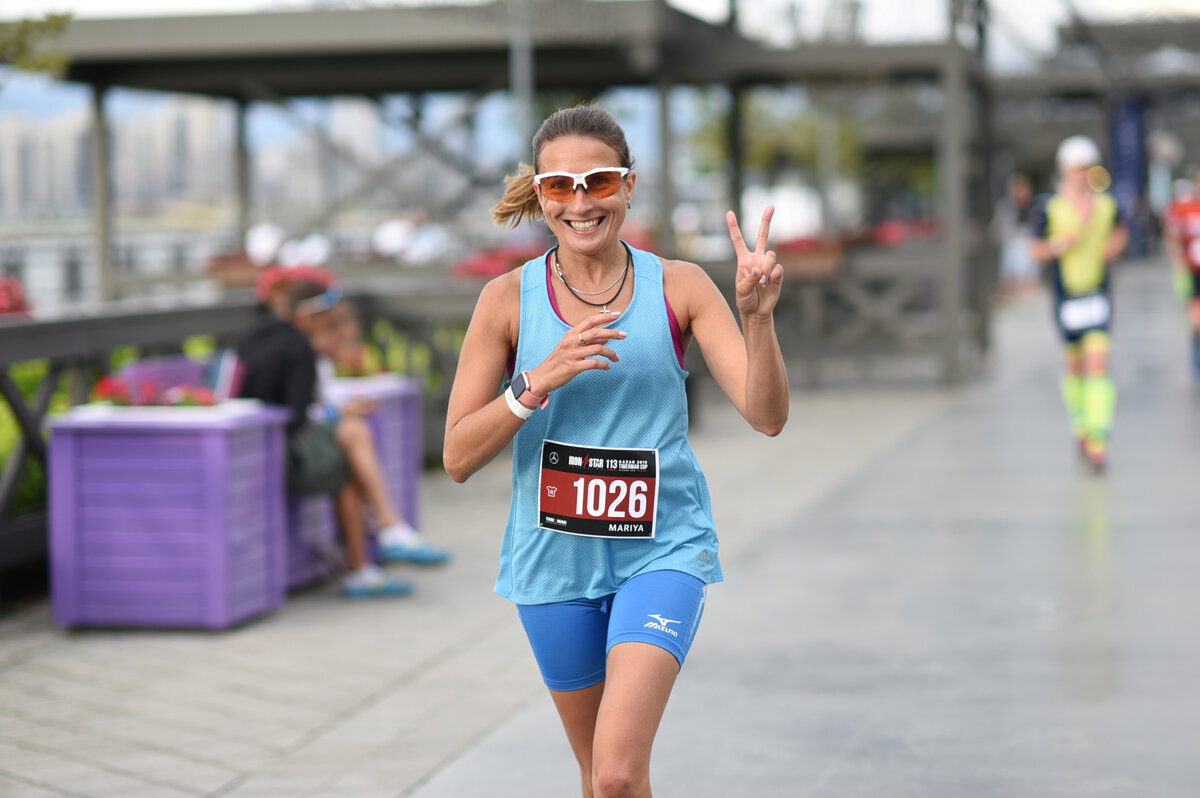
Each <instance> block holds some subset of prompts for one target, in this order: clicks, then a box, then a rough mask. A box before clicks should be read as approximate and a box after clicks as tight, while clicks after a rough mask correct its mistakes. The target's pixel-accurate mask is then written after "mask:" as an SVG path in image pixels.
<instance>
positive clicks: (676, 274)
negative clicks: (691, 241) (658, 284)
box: [661, 258, 713, 290]
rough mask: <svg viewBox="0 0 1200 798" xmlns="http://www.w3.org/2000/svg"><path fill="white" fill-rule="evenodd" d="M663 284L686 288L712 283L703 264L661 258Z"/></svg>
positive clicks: (705, 285)
mask: <svg viewBox="0 0 1200 798" xmlns="http://www.w3.org/2000/svg"><path fill="white" fill-rule="evenodd" d="M661 260H662V265H663V285H664V286H667V287H668V288H679V289H683V290H687V289H689V288H694V287H698V286H703V287H706V288H707V287H708V286H709V285H712V283H713V280H712V277H711V275H709V273H708V272H707V271H706V270H705V268H704V267H703V266H700V265H699V264H696V263H692V262H691V261H686V260H668V259H666V258H662V259H661Z"/></svg>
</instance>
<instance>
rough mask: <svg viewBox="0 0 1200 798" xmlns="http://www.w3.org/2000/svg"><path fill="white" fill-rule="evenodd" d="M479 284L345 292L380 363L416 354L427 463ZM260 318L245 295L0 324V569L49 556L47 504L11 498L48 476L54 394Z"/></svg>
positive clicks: (438, 440) (443, 282)
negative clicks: (36, 477) (117, 358)
mask: <svg viewBox="0 0 1200 798" xmlns="http://www.w3.org/2000/svg"><path fill="white" fill-rule="evenodd" d="M480 287H481V284H479V283H475V282H452V281H449V280H447V279H446V278H444V277H440V276H433V275H429V276H426V275H403V276H398V277H389V278H379V279H376V280H364V281H360V282H357V283H354V284H351V285H349V286H348V291H347V296H348V297H349V298H350V299H351V300H352V301H353V302H354V304H355V305H356V306H357V307H358V309H359V311H360V313H361V315H362V318H363V331H364V337H366V338H367V339H368V340H371V341H372V342H373V343H375V344H376V345H377V346H378V347H379V348H380V350H381V355H382V358H383V361H384V362H385V363H387V362H395V358H394V357H392V356H391V355H392V351H390V350H393V349H394V348H395V347H398V346H402V347H405V348H406V350H408V354H409V355H413V354H414V353H415V355H416V356H406V357H405V358H403V360H404V361H405V362H406V364H407V366H408V368H406V369H405V371H406V373H408V374H409V376H412V377H415V378H418V379H421V380H422V381H423V383H424V385H425V386H426V390H425V402H424V415H423V418H424V452H423V454H424V457H425V460H426V461H427V462H429V461H431V460H435V459H437V458H439V457H440V454H441V445H442V432H443V428H444V422H445V412H446V411H445V408H446V399H447V397H448V395H449V390H450V386H451V384H452V382H453V379H454V369H455V366H456V364H457V347H458V344H459V341H460V340H461V334H460V331H461V330H462V329H465V327H466V324H467V321H468V320H469V318H470V314H471V311H472V309H473V308H474V305H475V300H476V298H477V296H478V292H479V289H480ZM259 312H260V311H259V309H258V306H257V305H256V303H255V302H254V301H253V299H252V298H250V297H249V296H248V295H244V296H239V297H237V298H233V299H228V300H226V301H223V302H220V303H217V304H210V305H193V306H177V307H170V308H162V307H157V308H155V307H146V306H141V307H138V306H133V305H114V306H109V307H106V308H105V309H104V310H102V311H99V312H96V313H94V314H91V315H88V316H86V317H82V316H81V317H77V318H62V319H57V320H53V321H38V320H34V321H19V320H16V321H13V320H9V321H0V397H2V398H3V401H4V403H5V404H7V407H8V409H9V410H10V411H11V413H12V416H13V418H14V420H15V422H16V426H17V428H18V430H19V433H20V434H19V437H18V439H17V441H16V444H15V446H14V448H13V449H12V450H11V451H10V452H9V454H8V456H7V458H6V459H5V461H4V462H3V464H2V465H0V572H3V571H4V570H5V569H7V568H11V567H14V566H21V565H25V564H28V563H30V562H36V561H37V560H38V559H39V558H40V557H42V556H44V555H45V552H46V537H47V522H48V515H47V509H46V507H45V505H44V504H43V505H42V506H41V507H35V508H32V509H30V508H25V510H24V511H22V512H21V513H19V514H18V513H14V512H13V502H14V499H15V497H16V493H17V489H18V486H19V484H20V482H21V480H22V477H23V475H25V474H26V473H27V472H28V471H29V469H30V467H31V464H32V463H34V462H35V461H36V462H37V463H40V464H41V465H42V466H43V467H44V468H45V470H46V471H47V473H48V470H49V469H48V465H49V464H48V457H49V455H48V446H47V444H46V431H45V420H46V417H47V414H48V412H49V410H50V408H51V403H52V400H53V399H54V397H55V396H56V395H59V396H61V395H62V394H63V393H64V392H65V395H66V397H67V399H68V403H69V404H71V405H74V404H80V403H82V402H86V401H87V400H88V397H89V396H90V394H91V392H92V388H93V386H94V385H95V382H96V380H97V379H99V377H100V376H102V375H103V374H105V373H106V372H107V370H108V368H109V363H110V362H111V356H112V354H113V353H114V352H115V351H116V350H119V349H122V348H125V347H133V348H134V349H136V350H137V352H138V354H139V356H147V355H158V354H171V353H177V352H181V351H183V345H184V342H185V341H186V340H187V339H189V338H191V337H193V336H211V337H212V338H213V339H214V340H215V343H216V345H217V346H226V345H229V344H231V343H232V342H233V341H234V340H235V339H236V338H237V336H238V335H239V334H240V333H241V332H242V331H243V330H245V329H246V328H247V327H248V326H249V325H250V324H251V322H252V321H253V320H254V319H255V317H256V316H257V315H258V313H259ZM381 322H382V325H381V324H380V323H381ZM29 361H41V362H42V363H43V364H44V369H43V371H44V375H43V376H42V377H41V378H40V380H39V382H38V384H37V385H36V388H35V389H34V391H33V396H32V397H27V395H26V394H27V393H28V390H26V391H22V390H21V388H20V387H19V386H18V384H17V382H16V380H14V378H13V374H12V372H13V367H14V366H17V365H18V364H22V363H27V362H29ZM64 381H65V384H64ZM60 402H61V400H60Z"/></svg>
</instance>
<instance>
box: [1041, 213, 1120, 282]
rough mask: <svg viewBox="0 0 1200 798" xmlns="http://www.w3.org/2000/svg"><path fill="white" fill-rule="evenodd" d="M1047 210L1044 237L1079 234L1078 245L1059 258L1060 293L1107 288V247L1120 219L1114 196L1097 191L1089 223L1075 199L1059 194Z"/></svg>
mask: <svg viewBox="0 0 1200 798" xmlns="http://www.w3.org/2000/svg"><path fill="white" fill-rule="evenodd" d="M1045 214H1046V215H1045V223H1044V225H1043V226H1042V229H1041V230H1040V231H1039V233H1040V234H1041V237H1042V238H1049V239H1053V238H1057V237H1058V236H1061V235H1070V234H1075V235H1077V236H1078V238H1077V239H1076V241H1075V244H1074V246H1072V247H1071V248H1070V249H1068V250H1067V251H1066V252H1064V253H1063V254H1062V255H1061V256H1060V257H1059V258H1058V262H1057V268H1056V269H1055V275H1056V283H1057V286H1056V287H1057V288H1058V291H1059V293H1060V294H1061V295H1063V296H1067V297H1070V296H1075V295H1079V294H1086V293H1088V292H1091V291H1103V290H1106V289H1107V288H1108V265H1107V264H1106V263H1105V262H1104V247H1105V246H1106V245H1107V244H1108V237H1109V236H1110V235H1111V234H1112V231H1113V228H1114V227H1115V226H1116V225H1117V222H1118V214H1117V203H1116V201H1115V200H1113V198H1112V196H1111V195H1109V194H1099V193H1098V194H1096V195H1095V197H1094V198H1093V200H1092V213H1091V215H1090V216H1089V217H1088V219H1087V222H1086V223H1085V222H1084V220H1083V219H1082V218H1081V217H1080V215H1079V211H1078V210H1076V209H1075V206H1074V205H1072V204H1071V201H1070V200H1068V199H1066V198H1065V197H1062V196H1059V195H1058V194H1055V195H1054V196H1052V197H1051V198H1050V199H1049V201H1048V202H1047V203H1046V210H1045Z"/></svg>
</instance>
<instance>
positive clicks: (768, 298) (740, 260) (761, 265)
mask: <svg viewBox="0 0 1200 798" xmlns="http://www.w3.org/2000/svg"><path fill="white" fill-rule="evenodd" d="M774 215H775V206H774V205H768V206H767V209H766V210H765V211H763V216H762V224H760V225H759V227H758V241H757V242H755V246H754V251H753V252H752V251H750V250H748V249H747V248H746V242H745V240H744V239H743V238H742V230H741V228H740V227H738V220H737V215H736V214H735V213H734V212H733V211H729V212H728V213H726V214H725V221H726V222H728V223H729V238H730V239H731V240H732V241H733V251H734V252H735V253H736V254H737V278H736V280H735V281H734V297H735V299H736V303H737V309H738V312H739V313H741V314H742V315H743V316H770V315H771V314H772V313H773V312H774V311H775V305H776V304H777V303H778V302H779V291H780V289H781V288H782V287H783V266H781V265H780V264H778V263H776V262H775V253H774V252H773V251H771V250H768V249H767V235H768V234H769V233H770V232H771V217H772V216H774Z"/></svg>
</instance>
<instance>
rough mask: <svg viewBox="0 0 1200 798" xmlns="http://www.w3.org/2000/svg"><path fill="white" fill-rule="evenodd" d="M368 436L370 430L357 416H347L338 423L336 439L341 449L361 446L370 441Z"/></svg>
mask: <svg viewBox="0 0 1200 798" xmlns="http://www.w3.org/2000/svg"><path fill="white" fill-rule="evenodd" d="M370 436H371V428H370V427H368V426H367V422H366V421H363V420H362V419H361V418H359V417H358V416H349V417H346V418H343V419H342V420H341V421H339V422H338V426H337V439H338V444H340V445H341V447H342V448H343V449H350V448H352V447H355V446H361V445H363V443H364V442H366V441H369V440H370Z"/></svg>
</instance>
